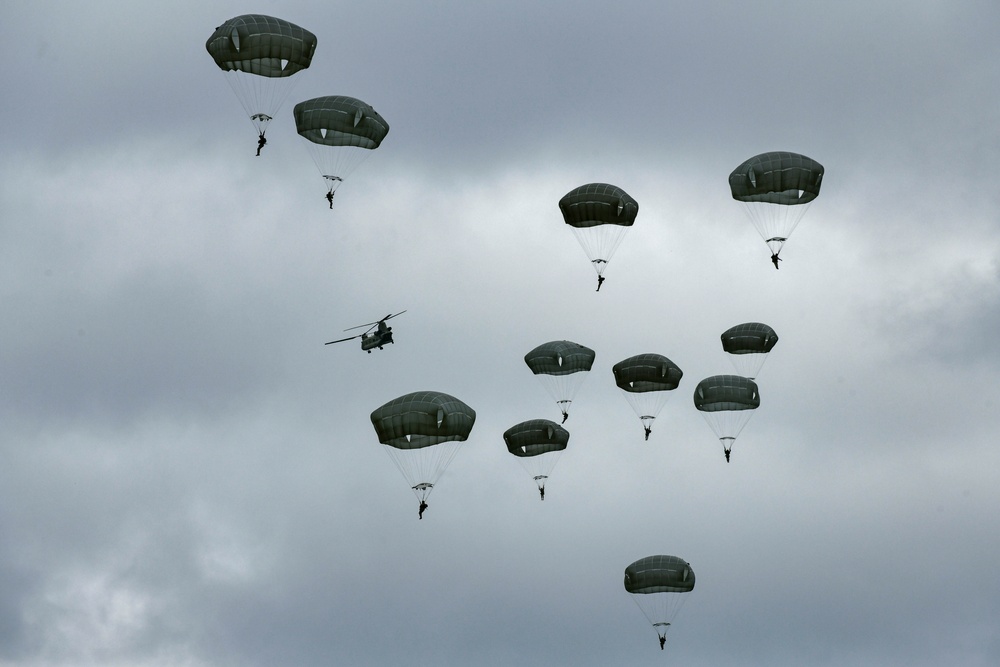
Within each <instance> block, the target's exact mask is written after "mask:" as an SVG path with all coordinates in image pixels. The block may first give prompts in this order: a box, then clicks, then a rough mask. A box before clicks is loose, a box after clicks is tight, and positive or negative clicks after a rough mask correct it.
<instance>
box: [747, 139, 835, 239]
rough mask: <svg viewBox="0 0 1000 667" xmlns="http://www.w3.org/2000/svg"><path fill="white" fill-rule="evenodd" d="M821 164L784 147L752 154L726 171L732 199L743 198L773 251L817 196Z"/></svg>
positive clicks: (820, 177)
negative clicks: (729, 170) (781, 149)
mask: <svg viewBox="0 0 1000 667" xmlns="http://www.w3.org/2000/svg"><path fill="white" fill-rule="evenodd" d="M823 171H824V170H823V165H821V164H820V163H819V162H816V161H815V160H813V159H812V158H808V157H806V156H805V155H799V154H798V153H789V152H787V151H773V152H770V153H761V154H760V155H755V156H754V157H752V158H750V159H749V160H747V161H745V162H743V163H742V164H740V166H738V167H736V169H734V170H733V172H732V173H731V174H729V188H730V190H731V192H732V195H733V199H735V200H737V201H739V202H742V203H743V204H744V207H745V209H746V212H747V215H748V216H749V217H750V220H751V222H753V225H754V227H756V228H757V232H758V233H759V234H760V235H761V237H762V238H763V239H764V241H765V243H767V246H768V248H770V249H771V253H772V254H777V253H779V252H781V248H782V247H783V246H784V243H785V241H787V240H788V237H789V236H791V234H792V231H793V230H794V229H795V227H796V226H797V225H798V224H799V221H800V220H801V219H802V216H803V215H804V214H805V212H806V209H807V208H808V205H809V203H810V202H812V201H813V200H814V199H816V197H818V196H819V189H820V185H821V184H822V182H823Z"/></svg>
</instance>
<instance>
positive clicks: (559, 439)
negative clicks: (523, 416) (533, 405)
mask: <svg viewBox="0 0 1000 667" xmlns="http://www.w3.org/2000/svg"><path fill="white" fill-rule="evenodd" d="M503 441H504V442H505V443H507V451H508V452H510V453H511V454H513V455H514V456H516V457H517V459H518V461H519V462H520V463H521V465H522V466H523V467H524V469H525V470H526V471H527V472H528V474H529V475H531V478H532V479H533V480H535V483H536V484H538V492H539V493H540V494H541V496H542V500H545V480H547V479H548V478H549V475H551V474H552V469H553V468H554V467H555V465H556V463H557V462H558V460H559V453H560V452H562V451H563V450H564V449H566V445H567V444H568V443H569V431H567V430H566V429H564V428H563V427H562V426H560V425H559V424H556V423H555V422H552V421H549V420H548V419H531V420H529V421H526V422H521V423H520V424H516V425H514V426H511V427H510V428H509V429H507V430H506V431H504V433H503Z"/></svg>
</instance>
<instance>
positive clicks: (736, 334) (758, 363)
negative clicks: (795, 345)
mask: <svg viewBox="0 0 1000 667" xmlns="http://www.w3.org/2000/svg"><path fill="white" fill-rule="evenodd" d="M777 342H778V334H777V333H775V331H774V329H772V328H771V327H769V326H768V325H766V324H761V323H760V322H744V323H743V324H737V325H736V326H734V327H730V328H729V329H726V330H725V331H724V332H722V349H723V350H725V351H726V352H727V353H729V358H730V359H731V360H732V362H733V365H734V366H735V367H736V373H737V374H738V375H742V376H744V377H747V378H750V379H751V380H753V379H754V378H756V377H757V374H758V373H759V372H760V369H761V367H762V366H763V365H764V362H765V361H767V355H768V353H769V352H770V351H771V349H772V348H773V347H774V345H775V343H777Z"/></svg>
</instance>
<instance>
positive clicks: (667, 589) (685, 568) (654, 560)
mask: <svg viewBox="0 0 1000 667" xmlns="http://www.w3.org/2000/svg"><path fill="white" fill-rule="evenodd" d="M694 581H695V578H694V570H692V569H691V565H690V564H689V563H688V562H687V561H685V560H684V559H683V558H678V557H677V556H665V555H658V556H646V557H645V558H640V559H639V560H637V561H635V562H634V563H632V564H631V565H629V566H628V567H626V568H625V590H626V591H627V592H628V593H630V594H631V596H632V600H633V601H634V602H635V603H636V605H637V606H638V607H639V609H640V611H642V613H643V615H644V616H645V617H646V620H648V621H649V622H650V624H651V625H652V626H653V629H654V630H656V634H657V635H659V637H660V638H661V644H660V646H661V648H662V645H663V641H664V640H665V639H666V635H667V629H668V628H669V627H670V625H671V624H672V623H673V621H674V617H675V616H676V615H677V612H678V611H680V608H681V607H682V606H683V605H684V602H685V601H686V600H687V595H686V593H690V592H691V591H692V590H694Z"/></svg>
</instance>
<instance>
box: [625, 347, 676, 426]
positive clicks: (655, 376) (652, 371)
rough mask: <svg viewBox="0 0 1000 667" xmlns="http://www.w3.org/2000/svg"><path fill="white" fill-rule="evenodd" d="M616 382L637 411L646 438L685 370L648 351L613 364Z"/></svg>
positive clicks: (660, 355)
mask: <svg viewBox="0 0 1000 667" xmlns="http://www.w3.org/2000/svg"><path fill="white" fill-rule="evenodd" d="M611 370H612V372H613V373H614V375H615V384H616V385H618V388H619V389H621V390H622V395H623V396H624V397H625V400H626V401H628V403H629V405H631V406H632V409H633V410H634V411H635V413H636V415H637V416H638V417H639V420H640V421H641V422H642V427H643V429H644V430H645V431H646V439H647V440H648V439H649V434H650V433H651V432H652V430H653V420H655V419H656V417H657V415H659V414H660V410H662V409H663V406H664V405H666V403H667V399H669V398H670V396H671V394H670V392H671V391H673V390H674V389H676V388H677V386H678V385H679V384H680V381H681V377H683V375H684V371H682V370H681V369H680V367H679V366H678V365H677V364H675V363H674V362H672V361H670V359H668V358H666V357H665V356H663V355H662V354H655V353H646V354H637V355H635V356H634V357H629V358H628V359H623V360H622V361H619V362H618V363H617V364H615V365H614V366H613V367H612V368H611Z"/></svg>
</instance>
